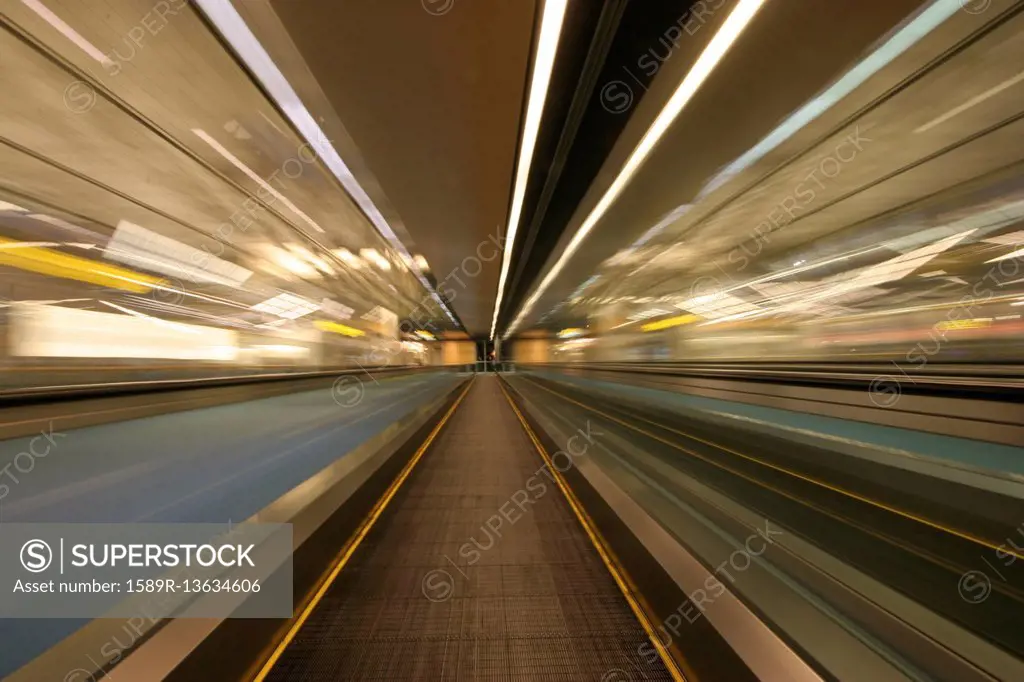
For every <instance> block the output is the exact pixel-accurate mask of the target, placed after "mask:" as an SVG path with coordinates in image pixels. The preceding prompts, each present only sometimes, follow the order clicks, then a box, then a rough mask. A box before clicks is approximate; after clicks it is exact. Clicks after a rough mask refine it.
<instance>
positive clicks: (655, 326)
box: [640, 315, 701, 332]
mask: <svg viewBox="0 0 1024 682" xmlns="http://www.w3.org/2000/svg"><path fill="white" fill-rule="evenodd" d="M699 319H701V317H700V315H677V316H676V317H667V318H665V319H664V320H658V321H657V322H648V323H647V324H645V325H643V326H642V327H640V329H642V330H643V331H645V332H656V331H660V330H662V329H669V328H671V327H678V326H680V325H684V324H690V323H691V322H696V321H697V320H699Z"/></svg>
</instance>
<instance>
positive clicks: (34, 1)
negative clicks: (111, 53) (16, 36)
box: [21, 0, 114, 66]
mask: <svg viewBox="0 0 1024 682" xmlns="http://www.w3.org/2000/svg"><path fill="white" fill-rule="evenodd" d="M21 3H22V4H23V5H25V7H28V8H29V9H30V10H32V11H33V12H35V13H36V14H38V15H39V18H40V19H42V20H43V21H45V22H46V23H48V24H49V25H50V26H53V27H54V28H55V29H57V31H58V32H59V33H60V34H61V35H62V36H64V37H65V38H67V39H68V40H70V41H71V42H72V43H74V44H75V45H76V46H77V47H78V48H79V49H80V50H82V52H84V53H86V54H87V55H89V56H90V57H92V58H93V59H95V60H96V61H98V62H99V63H100V64H102V65H103V66H113V65H114V62H112V61H110V58H109V57H107V55H105V54H103V51H102V50H100V49H99V48H98V47H96V46H95V45H93V44H92V43H90V42H89V41H88V40H86V39H85V38H83V37H82V34H81V33H79V32H78V31H76V30H75V29H73V28H71V27H70V26H68V25H67V23H65V21H64V20H63V19H61V18H60V17H58V16H57V15H56V14H54V13H53V12H51V11H50V10H49V9H48V8H47V7H46V6H45V5H44V4H43V3H41V2H39V0H21Z"/></svg>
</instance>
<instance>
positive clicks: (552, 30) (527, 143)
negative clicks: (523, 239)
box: [491, 0, 567, 339]
mask: <svg viewBox="0 0 1024 682" xmlns="http://www.w3.org/2000/svg"><path fill="white" fill-rule="evenodd" d="M566 5H567V0H545V2H544V14H543V16H542V18H541V24H540V36H539V37H538V39H537V53H536V55H534V59H533V77H532V79H531V82H530V96H529V99H528V100H527V104H526V118H525V120H524V121H523V136H522V142H521V144H520V145H519V161H518V162H517V163H516V181H515V185H514V187H513V190H512V205H511V207H510V209H509V212H508V228H507V229H506V230H505V235H506V237H505V249H504V252H503V253H502V256H501V274H500V275H498V293H497V295H496V296H495V299H494V316H493V318H492V320H491V338H492V339H493V338H494V332H495V329H496V327H497V325H498V313H499V312H500V310H501V301H502V298H503V297H504V292H505V280H506V279H507V278H508V271H509V267H510V266H511V262H512V251H513V247H514V246H515V243H516V232H518V230H519V219H520V217H521V216H522V212H523V202H524V201H525V199H526V184H527V182H528V181H529V179H530V165H531V164H532V162H533V151H534V148H535V147H536V146H537V136H538V134H539V133H540V121H541V116H542V115H543V114H544V102H545V101H546V100H547V96H548V86H549V85H550V83H551V73H552V71H554V68H555V54H556V53H557V51H558V39H559V37H560V36H561V34H562V21H563V19H565V8H566Z"/></svg>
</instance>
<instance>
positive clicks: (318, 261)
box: [285, 244, 334, 275]
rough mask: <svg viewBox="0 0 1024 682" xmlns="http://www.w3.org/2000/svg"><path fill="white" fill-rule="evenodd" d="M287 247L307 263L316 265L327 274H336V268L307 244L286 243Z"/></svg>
mask: <svg viewBox="0 0 1024 682" xmlns="http://www.w3.org/2000/svg"><path fill="white" fill-rule="evenodd" d="M285 248H286V249H288V250H289V251H291V252H292V254H294V255H295V256H297V257H299V258H302V259H303V260H305V261H306V262H307V263H309V264H310V265H312V266H314V267H315V268H316V269H317V270H319V271H320V272H322V273H324V274H325V275H333V274H334V268H332V267H331V266H330V264H329V263H328V262H327V261H325V260H324V259H323V258H321V257H320V256H317V255H316V254H314V253H313V252H311V251H310V250H309V249H307V248H306V247H305V246H299V245H298V244H285Z"/></svg>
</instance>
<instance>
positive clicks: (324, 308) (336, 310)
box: [320, 298, 355, 320]
mask: <svg viewBox="0 0 1024 682" xmlns="http://www.w3.org/2000/svg"><path fill="white" fill-rule="evenodd" d="M320 311H321V312H324V313H327V314H328V315H330V316H331V317H337V318H338V319H340V320H347V319H349V318H351V317H352V313H354V312H355V310H353V309H352V308H349V307H348V306H347V305H342V304H341V303H338V302H337V301H334V300H331V299H329V298H325V299H322V300H321V301H320Z"/></svg>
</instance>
